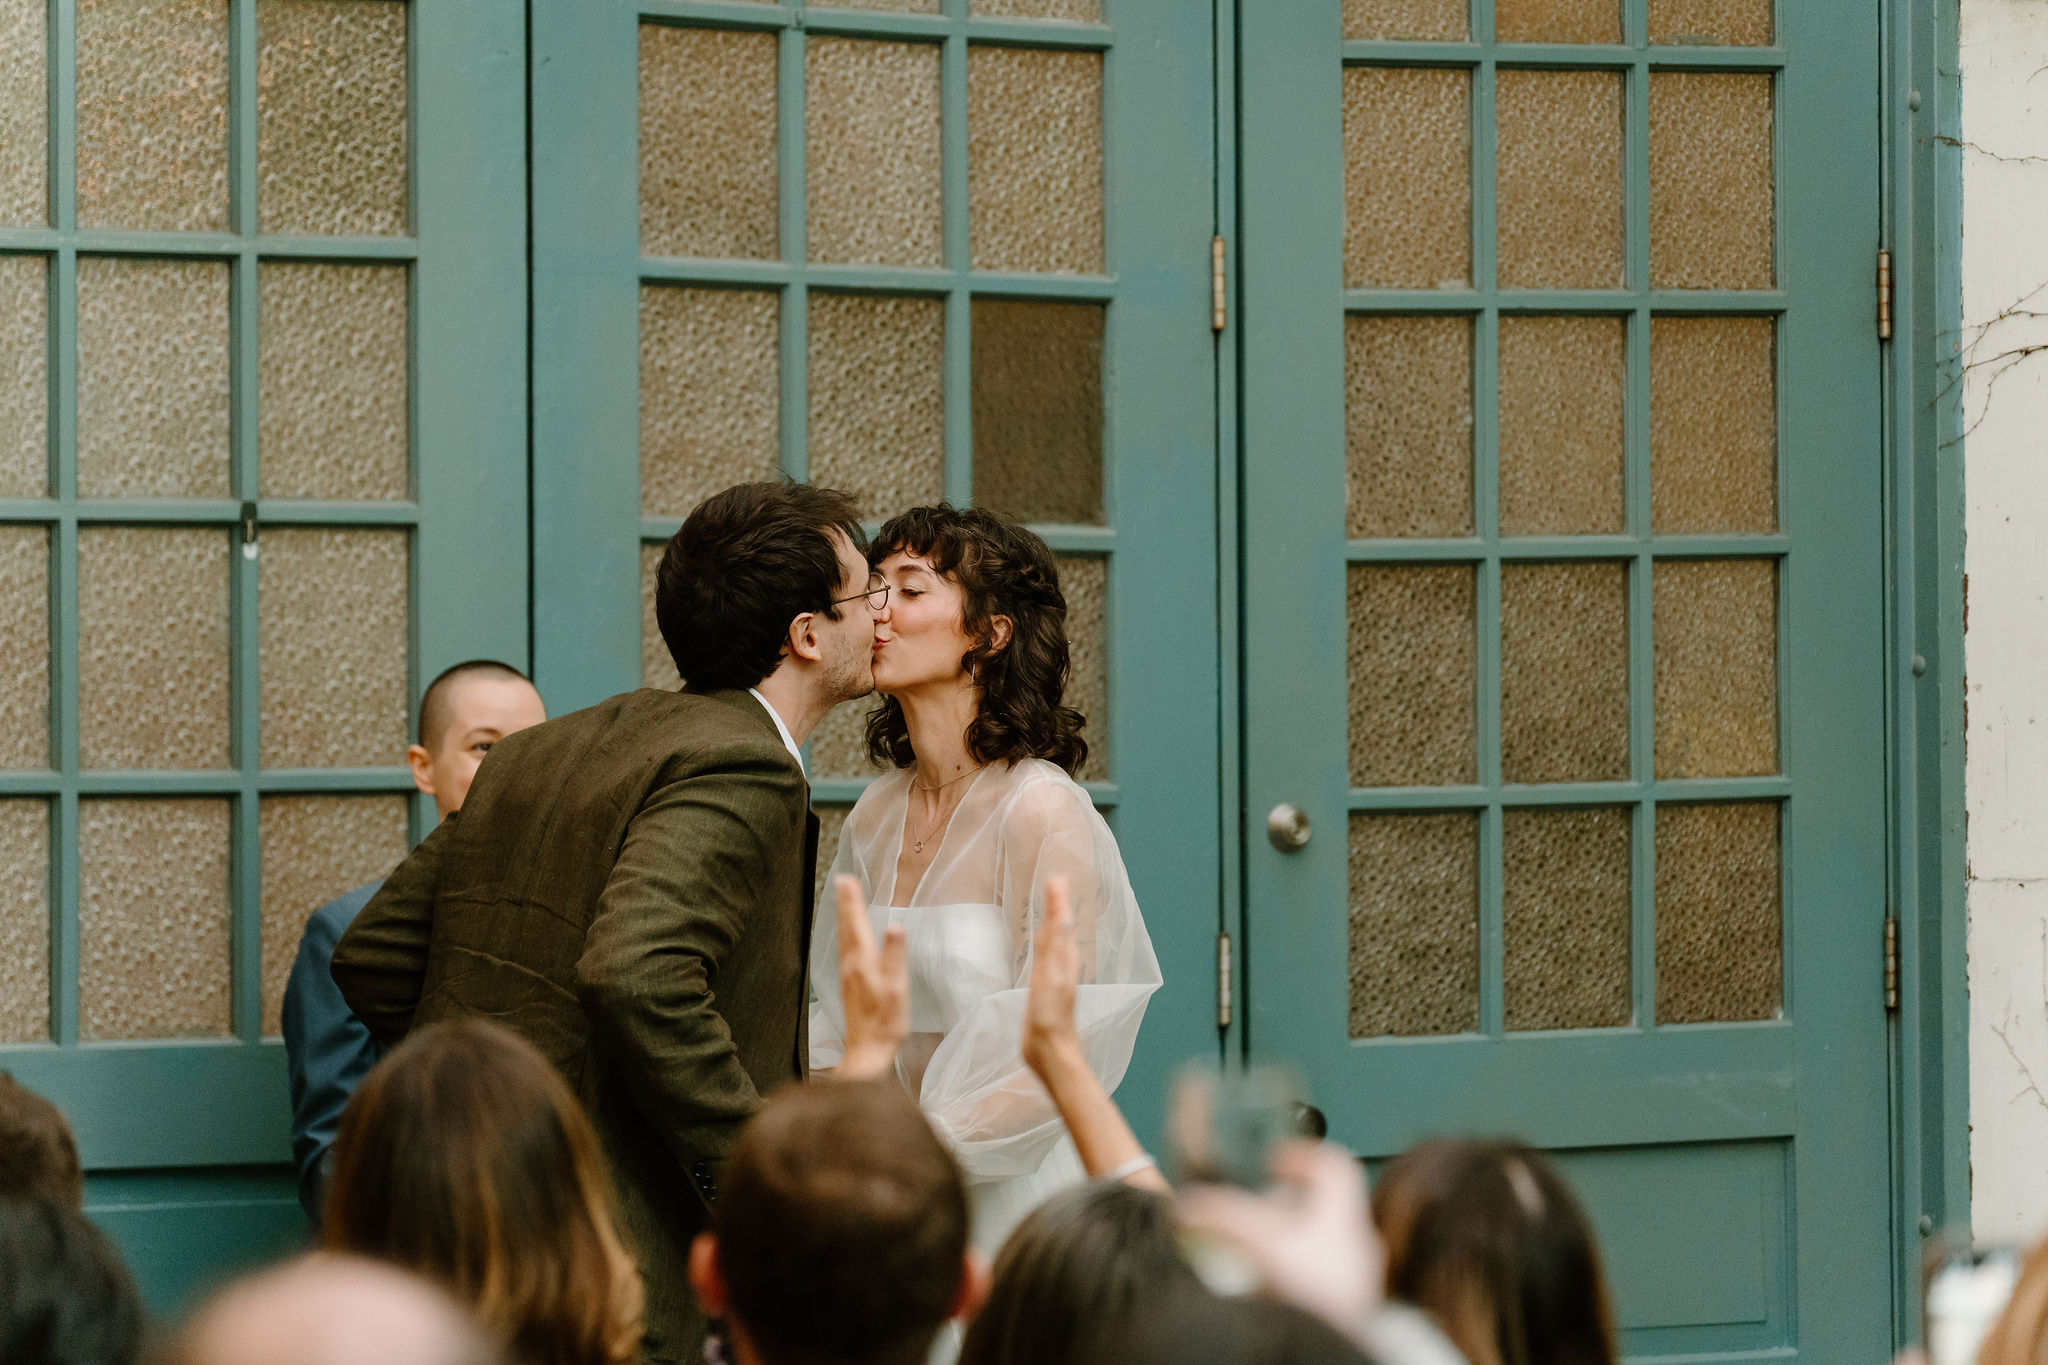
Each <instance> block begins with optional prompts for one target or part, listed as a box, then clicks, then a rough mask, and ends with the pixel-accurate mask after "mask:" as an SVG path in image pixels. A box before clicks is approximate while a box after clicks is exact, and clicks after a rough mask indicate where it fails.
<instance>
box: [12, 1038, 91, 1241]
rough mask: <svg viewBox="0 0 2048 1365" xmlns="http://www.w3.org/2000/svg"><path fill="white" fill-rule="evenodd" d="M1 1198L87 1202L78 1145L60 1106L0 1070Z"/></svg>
mask: <svg viewBox="0 0 2048 1365" xmlns="http://www.w3.org/2000/svg"><path fill="white" fill-rule="evenodd" d="M0 1199H47V1200H49V1201H51V1202H52V1203H57V1204H63V1205H65V1206H66V1207H68V1208H74V1209H75V1208H78V1207H80V1206H81V1205H82V1204H84V1202H85V1176H84V1173H83V1172H82V1171H81V1170H80V1168H79V1165H78V1144H77V1143H76V1142H74V1141H73V1140H72V1137H71V1125H70V1124H68V1123H66V1122H65V1121H64V1116H63V1115H62V1114H60V1113H58V1112H57V1106H56V1105H54V1104H52V1103H50V1102H49V1101H48V1100H46V1099H44V1098H43V1097H42V1096H41V1095H38V1094H37V1093H36V1092H35V1091H33V1090H31V1089H29V1088H28V1087H27V1086H25V1085H23V1084H21V1082H19V1081H17V1080H15V1079H14V1077H13V1076H11V1075H9V1074H8V1073H7V1072H5V1071H0Z"/></svg>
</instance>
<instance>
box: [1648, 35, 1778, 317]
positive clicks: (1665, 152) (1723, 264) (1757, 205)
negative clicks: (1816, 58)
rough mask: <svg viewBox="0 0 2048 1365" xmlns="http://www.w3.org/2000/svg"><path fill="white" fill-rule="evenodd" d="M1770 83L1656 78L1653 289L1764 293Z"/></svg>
mask: <svg viewBox="0 0 2048 1365" xmlns="http://www.w3.org/2000/svg"><path fill="white" fill-rule="evenodd" d="M1774 202H1775V193H1774V191H1773V190H1772V188H1771V78H1770V77H1769V76H1765V75H1746V74H1732V73H1725V72H1718V71H1708V72H1690V71H1653V72H1651V73H1650V283H1651V285H1652V286H1653V287H1655V288H1658V289H1768V288H1769V287H1770V286H1771V285H1772V283H1773V282H1774V281H1775V280H1776V278H1777V277H1776V274H1775V271H1774V267H1773V264H1772V261H1773V252H1772V246H1771V239H1772V231H1773V215H1774V212H1775V210H1774V208H1773V204H1774Z"/></svg>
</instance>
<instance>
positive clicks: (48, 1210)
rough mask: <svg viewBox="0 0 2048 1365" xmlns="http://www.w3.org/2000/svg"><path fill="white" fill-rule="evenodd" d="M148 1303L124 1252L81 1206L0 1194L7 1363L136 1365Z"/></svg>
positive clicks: (0, 1356)
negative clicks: (131, 1275)
mask: <svg viewBox="0 0 2048 1365" xmlns="http://www.w3.org/2000/svg"><path fill="white" fill-rule="evenodd" d="M141 1349H142V1302H141V1300H140V1299H138V1298H137V1297H136V1294H135V1283H134V1281H133V1280H131V1279H129V1278H128V1271H127V1268H126V1267H125V1266H123V1265H122V1264H121V1257H120V1254H119V1253H118V1252H116V1251H115V1250H114V1247H113V1244H112V1243H111V1242H109V1241H108V1240H107V1239H106V1237H105V1235H103V1234H102V1233H101V1232H100V1230H99V1229H98V1228H96V1227H94V1226H93V1225H92V1224H91V1223H89V1222H87V1221H86V1218H85V1215H84V1214H83V1213H81V1212H80V1211H78V1210H77V1209H75V1208H71V1207H67V1206H65V1205H63V1204H59V1203H54V1202H52V1201H50V1200H47V1199H0V1360H4V1361H6V1362H7V1365H133V1363H134V1361H135V1360H136V1358H137V1357H138V1355H139V1354H140V1353H141Z"/></svg>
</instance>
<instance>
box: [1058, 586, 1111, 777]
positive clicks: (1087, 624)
mask: <svg viewBox="0 0 2048 1365" xmlns="http://www.w3.org/2000/svg"><path fill="white" fill-rule="evenodd" d="M1059 566H1060V592H1061V593H1062V594H1064V595H1065V597H1066V599H1067V644H1068V645H1069V647H1070V649H1071V651H1072V652H1071V653H1070V655H1069V656H1068V669H1067V696H1066V704H1067V705H1068V706H1071V707H1073V708H1074V709H1075V710H1076V711H1079V712H1080V713H1081V714H1082V716H1083V717H1085V718H1086V719H1087V722H1088V725H1087V728H1086V729H1084V730H1083V731H1082V732H1081V737H1082V738H1083V739H1085V740H1087V741H1088V758H1087V761H1085V762H1084V763H1082V764H1081V767H1080V769H1079V770H1078V771H1077V772H1076V773H1075V774H1074V776H1075V777H1077V778H1079V779H1080V780H1081V781H1083V782H1099V781H1104V780H1107V779H1108V777H1109V728H1110V720H1111V717H1110V714H1109V561H1108V560H1106V559H1082V558H1078V557H1074V556H1069V555H1061V556H1060V557H1059Z"/></svg>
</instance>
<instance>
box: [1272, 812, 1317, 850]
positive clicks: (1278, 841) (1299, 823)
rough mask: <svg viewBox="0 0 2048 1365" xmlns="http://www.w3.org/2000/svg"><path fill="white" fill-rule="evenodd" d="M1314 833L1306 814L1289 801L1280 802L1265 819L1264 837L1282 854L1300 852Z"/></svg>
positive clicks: (1314, 830) (1313, 827)
mask: <svg viewBox="0 0 2048 1365" xmlns="http://www.w3.org/2000/svg"><path fill="white" fill-rule="evenodd" d="M1315 832H1316V829H1315V826H1314V825H1313V824H1311V823H1310V822H1309V818H1308V812H1307V811H1305V810H1303V809H1302V808H1301V807H1300V806H1297V805H1295V804H1293V803H1292V802H1290V801H1282V802H1281V803H1280V804H1279V805H1277V806H1275V807H1273V810H1272V813H1271V814H1269V815H1268V816H1267V817H1266V837H1267V838H1268V839H1271V840H1272V841H1273V847H1275V848H1277V849H1279V850H1280V851H1281V852H1282V853H1299V852H1301V851H1302V850H1303V849H1305V848H1307V847H1308V841H1309V838H1310V837H1311V836H1312V835H1314V834H1315Z"/></svg>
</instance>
